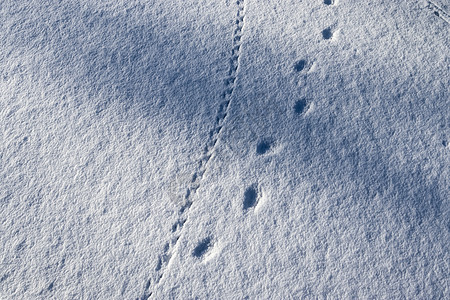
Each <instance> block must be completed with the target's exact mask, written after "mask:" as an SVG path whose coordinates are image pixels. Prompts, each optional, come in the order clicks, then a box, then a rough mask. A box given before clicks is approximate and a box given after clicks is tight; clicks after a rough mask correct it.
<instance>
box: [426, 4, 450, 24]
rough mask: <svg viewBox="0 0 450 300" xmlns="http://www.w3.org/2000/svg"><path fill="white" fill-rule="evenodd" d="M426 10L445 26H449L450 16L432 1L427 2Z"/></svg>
mask: <svg viewBox="0 0 450 300" xmlns="http://www.w3.org/2000/svg"><path fill="white" fill-rule="evenodd" d="M428 9H430V10H432V11H433V12H434V14H435V15H436V16H437V17H439V18H441V19H442V20H444V21H445V22H446V23H447V24H450V15H449V14H448V13H447V12H446V11H445V10H443V9H442V8H441V7H439V5H437V4H436V3H434V2H433V1H430V0H428Z"/></svg>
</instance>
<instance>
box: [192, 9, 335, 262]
mask: <svg viewBox="0 0 450 300" xmlns="http://www.w3.org/2000/svg"><path fill="white" fill-rule="evenodd" d="M239 2H242V1H238V4H239ZM323 3H324V4H325V5H336V4H337V0H324V1H323ZM242 20H243V17H242V18H241V16H240V13H238V19H237V20H236V24H237V28H236V29H235V34H236V36H235V39H234V41H233V43H235V44H233V52H232V54H233V55H232V58H231V60H230V70H229V74H228V75H229V78H228V79H227V80H226V81H225V86H226V87H227V88H226V92H225V93H224V94H223V95H222V98H223V99H225V101H224V103H223V104H222V105H221V107H220V109H219V114H218V116H222V115H223V117H222V119H219V118H218V119H217V120H216V123H217V124H218V126H219V127H220V126H222V122H223V119H224V118H225V117H226V109H222V106H223V107H227V106H228V105H229V101H230V99H229V97H228V95H231V94H232V92H233V89H234V83H235V80H236V71H237V65H238V58H239V57H238V56H236V55H235V52H238V51H239V48H240V34H241V31H242V27H241V26H239V25H240V22H241V21H242ZM333 34H334V30H333V28H332V27H327V28H325V29H324V30H323V31H322V38H323V39H324V40H329V39H332V37H333ZM311 66H312V63H311V62H308V61H307V60H305V59H300V60H298V61H296V62H295V63H294V65H293V68H294V71H295V72H296V73H300V74H302V73H305V72H308V71H309V70H310V69H311ZM309 107H310V103H309V102H308V100H307V99H306V98H301V99H300V100H298V101H296V102H295V104H294V107H293V110H294V113H295V114H297V115H303V114H305V113H306V112H307V111H308V109H309ZM222 111H224V113H223V114H222ZM210 136H211V137H213V136H214V132H212V133H211V134H210ZM213 140H216V139H213ZM275 144H276V142H275V141H274V140H273V139H271V138H263V139H261V140H260V141H259V142H258V143H257V144H256V148H255V152H256V155H258V156H265V155H267V154H269V153H271V151H272V149H273V148H274V147H275ZM207 150H208V149H205V153H206V152H207ZM260 199H261V187H260V186H258V184H252V185H250V186H248V187H247V188H246V189H245V191H244V194H243V196H242V210H243V212H244V213H247V212H249V211H250V210H252V209H254V208H256V207H257V206H258V204H259V202H260ZM213 241H214V238H213V237H212V236H208V237H206V238H204V239H202V240H200V241H199V242H198V243H197V246H196V247H195V248H194V250H193V252H192V256H193V257H196V258H201V257H204V256H205V255H206V254H207V253H208V252H209V251H210V250H211V249H212V248H213V247H214V242H213Z"/></svg>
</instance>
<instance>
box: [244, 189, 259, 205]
mask: <svg viewBox="0 0 450 300" xmlns="http://www.w3.org/2000/svg"><path fill="white" fill-rule="evenodd" d="M257 199H258V191H257V190H256V188H255V187H254V186H251V187H249V188H247V189H246V190H245V192H244V210H247V209H249V208H250V207H253V206H255V205H256V202H257Z"/></svg>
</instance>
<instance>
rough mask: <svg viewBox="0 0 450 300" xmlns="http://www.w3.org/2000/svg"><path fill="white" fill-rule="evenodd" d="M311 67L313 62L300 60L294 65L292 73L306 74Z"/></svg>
mask: <svg viewBox="0 0 450 300" xmlns="http://www.w3.org/2000/svg"><path fill="white" fill-rule="evenodd" d="M312 66H313V62H309V61H307V60H306V59H300V60H298V61H297V62H295V64H294V71H295V72H297V73H306V72H308V71H309V70H310V69H311V67H312Z"/></svg>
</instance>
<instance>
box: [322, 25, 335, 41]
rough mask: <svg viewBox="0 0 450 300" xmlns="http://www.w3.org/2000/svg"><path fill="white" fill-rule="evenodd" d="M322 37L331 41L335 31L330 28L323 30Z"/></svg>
mask: <svg viewBox="0 0 450 300" xmlns="http://www.w3.org/2000/svg"><path fill="white" fill-rule="evenodd" d="M322 37H323V39H324V40H329V39H331V38H332V37H333V31H331V28H330V27H328V28H326V29H324V30H322Z"/></svg>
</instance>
